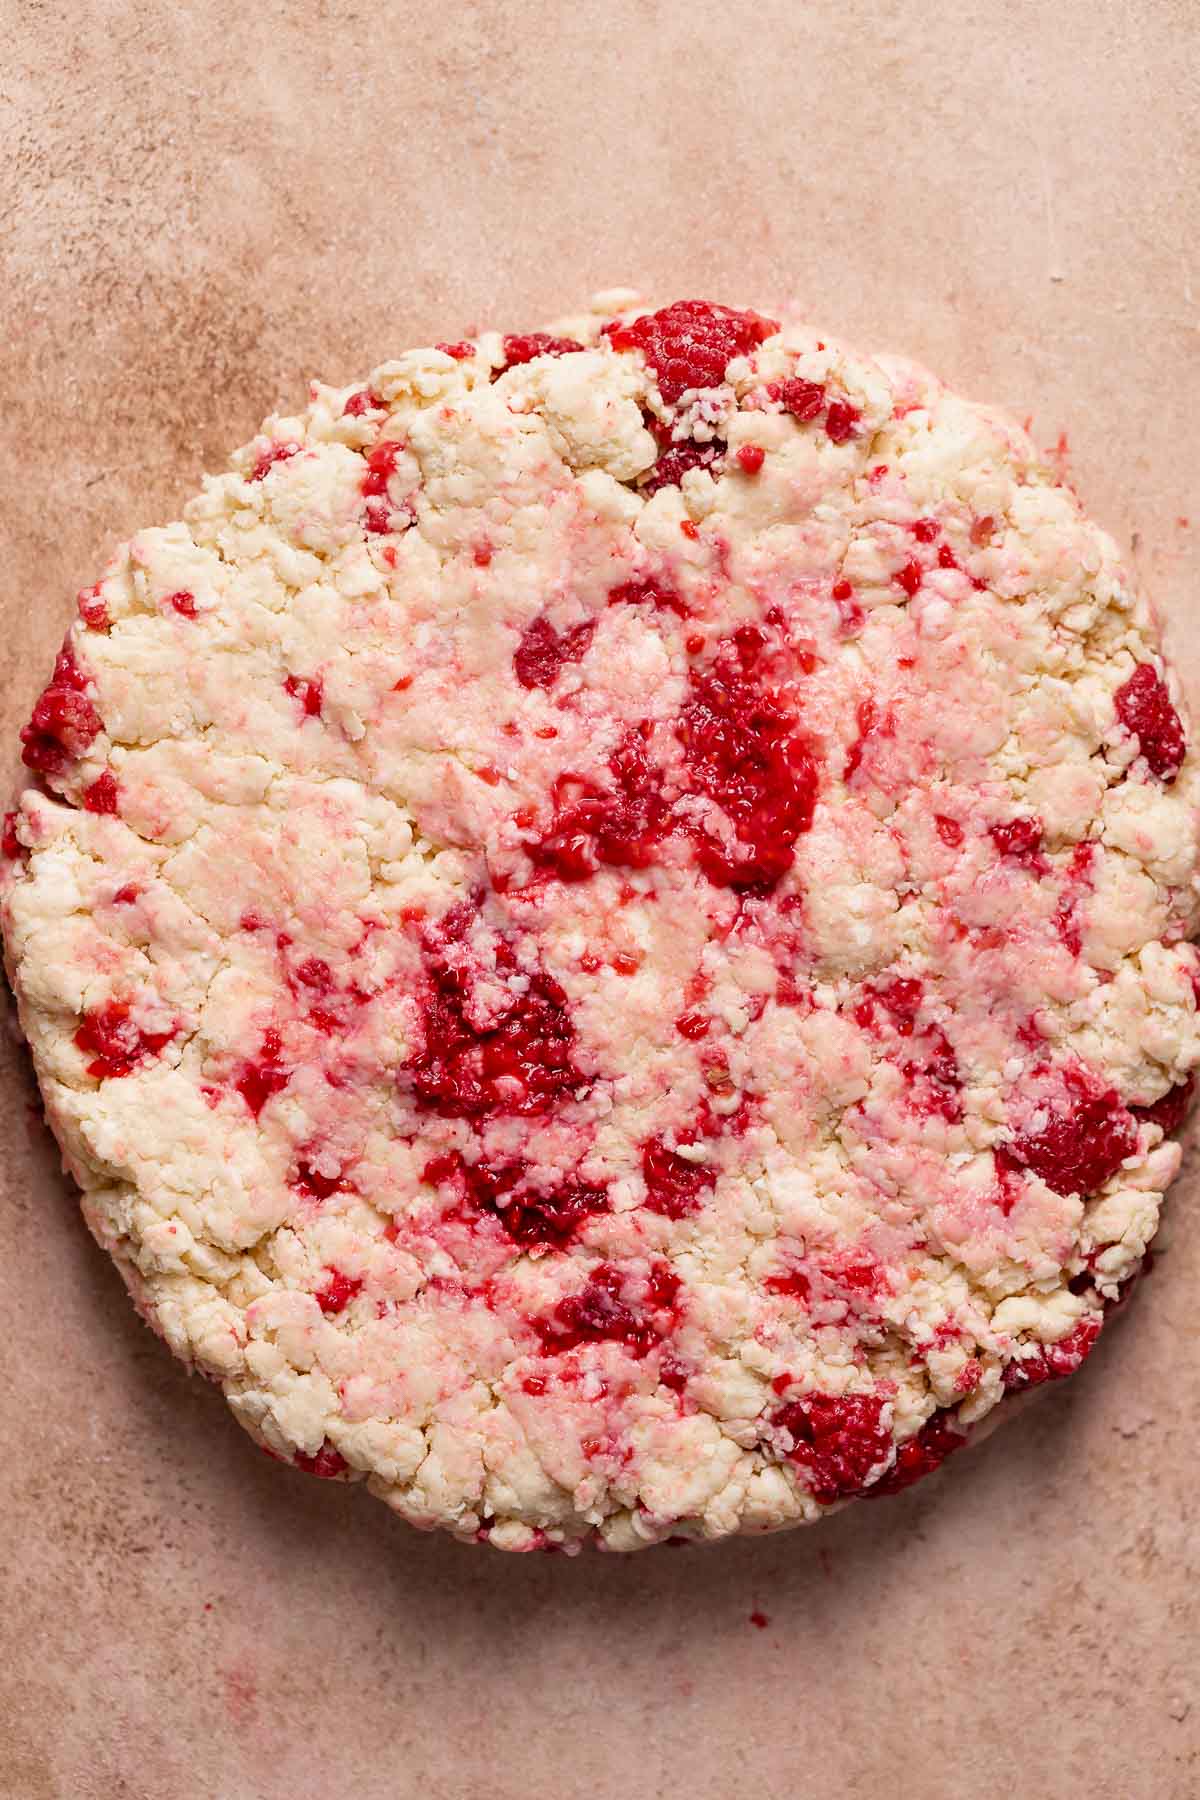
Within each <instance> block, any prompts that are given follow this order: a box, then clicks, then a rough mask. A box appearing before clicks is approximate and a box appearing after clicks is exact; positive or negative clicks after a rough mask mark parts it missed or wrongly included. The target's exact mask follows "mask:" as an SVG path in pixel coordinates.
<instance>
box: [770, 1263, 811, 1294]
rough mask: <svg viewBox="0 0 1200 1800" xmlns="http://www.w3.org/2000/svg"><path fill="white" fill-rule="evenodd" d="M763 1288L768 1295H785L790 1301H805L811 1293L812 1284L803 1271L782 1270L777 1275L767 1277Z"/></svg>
mask: <svg viewBox="0 0 1200 1800" xmlns="http://www.w3.org/2000/svg"><path fill="white" fill-rule="evenodd" d="M763 1287H764V1289H765V1290H766V1292H767V1293H768V1294H785V1295H786V1296H787V1297H788V1299H790V1300H801V1301H806V1300H807V1299H808V1297H809V1295H810V1294H811V1292H812V1282H811V1281H810V1280H809V1278H808V1276H807V1275H806V1274H805V1273H804V1270H803V1269H783V1270H781V1271H780V1272H779V1273H778V1274H777V1275H768V1276H767V1278H766V1280H765V1281H764V1282H763Z"/></svg>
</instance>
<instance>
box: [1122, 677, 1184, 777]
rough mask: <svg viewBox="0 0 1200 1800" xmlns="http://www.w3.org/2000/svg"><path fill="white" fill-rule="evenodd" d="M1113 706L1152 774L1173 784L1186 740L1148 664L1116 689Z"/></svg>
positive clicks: (1161, 685)
mask: <svg viewBox="0 0 1200 1800" xmlns="http://www.w3.org/2000/svg"><path fill="white" fill-rule="evenodd" d="M1113 704H1114V705H1115V707H1116V709H1117V717H1118V719H1120V721H1121V723H1122V725H1124V727H1125V729H1126V730H1127V731H1131V732H1132V733H1133V735H1134V737H1135V738H1136V739H1137V741H1138V746H1139V748H1140V750H1141V752H1142V755H1143V756H1144V757H1145V759H1146V761H1147V763H1148V764H1149V765H1150V768H1151V770H1152V771H1153V773H1154V774H1155V775H1157V776H1158V778H1159V780H1160V781H1165V782H1172V781H1174V779H1175V777H1176V775H1177V774H1178V773H1179V765H1180V763H1181V762H1182V761H1183V759H1184V756H1185V754H1186V752H1187V739H1186V738H1185V737H1184V735H1183V724H1182V722H1181V720H1180V717H1179V714H1178V713H1177V712H1176V711H1175V708H1174V707H1173V706H1172V705H1171V696H1170V694H1169V693H1168V692H1167V688H1166V683H1165V682H1164V681H1163V680H1162V678H1161V677H1160V676H1159V675H1158V674H1157V673H1156V672H1155V670H1154V668H1153V666H1152V665H1151V664H1150V663H1139V664H1138V666H1137V668H1136V669H1135V670H1134V671H1133V674H1132V675H1131V676H1130V677H1129V680H1128V681H1127V682H1126V683H1125V685H1124V687H1120V688H1118V689H1117V691H1116V693H1115V695H1114V696H1113Z"/></svg>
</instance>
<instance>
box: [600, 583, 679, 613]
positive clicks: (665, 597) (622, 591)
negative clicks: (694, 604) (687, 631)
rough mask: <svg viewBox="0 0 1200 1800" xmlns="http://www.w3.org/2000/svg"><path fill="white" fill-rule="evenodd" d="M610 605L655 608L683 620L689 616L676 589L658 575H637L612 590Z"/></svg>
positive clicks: (610, 592) (609, 598)
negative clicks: (673, 614)
mask: <svg viewBox="0 0 1200 1800" xmlns="http://www.w3.org/2000/svg"><path fill="white" fill-rule="evenodd" d="M608 604H609V605H610V606H653V607H655V608H656V609H658V610H661V611H663V612H673V613H675V614H676V615H677V616H678V617H679V618H681V619H686V618H687V616H688V609H687V605H686V603H685V602H684V601H683V600H682V599H681V598H680V596H679V595H678V594H677V593H676V592H675V589H674V588H673V587H671V586H670V585H669V584H668V583H667V582H666V581H664V580H662V578H661V577H660V576H658V575H635V576H633V577H632V578H631V579H630V580H629V581H623V582H621V584H620V586H619V587H615V588H610V589H609V595H608Z"/></svg>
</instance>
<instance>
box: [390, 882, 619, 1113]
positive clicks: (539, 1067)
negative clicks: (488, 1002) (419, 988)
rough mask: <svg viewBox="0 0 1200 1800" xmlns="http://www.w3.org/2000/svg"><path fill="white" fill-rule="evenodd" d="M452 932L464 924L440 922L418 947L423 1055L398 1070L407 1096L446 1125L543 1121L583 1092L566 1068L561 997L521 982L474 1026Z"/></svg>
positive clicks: (470, 993) (468, 985)
mask: <svg viewBox="0 0 1200 1800" xmlns="http://www.w3.org/2000/svg"><path fill="white" fill-rule="evenodd" d="M457 910H459V909H456V911H457ZM460 931H465V921H462V922H460V921H459V920H458V919H454V918H452V919H450V920H448V921H443V924H442V929H441V933H440V935H431V938H430V940H429V941H428V942H427V944H426V959H427V965H426V966H427V970H428V989H427V992H426V997H425V1000H424V1002H423V1004H422V1008H421V1013H422V1025H423V1027H424V1047H423V1048H422V1049H421V1050H420V1051H419V1052H418V1054H417V1055H416V1056H414V1057H413V1058H411V1059H410V1061H409V1062H408V1063H407V1064H406V1065H405V1074H406V1078H407V1080H408V1082H409V1084H410V1085H411V1087H412V1092H413V1096H414V1098H415V1100H416V1102H417V1104H418V1106H421V1107H425V1108H427V1109H428V1110H430V1111H432V1112H436V1113H438V1114H440V1115H441V1116H442V1117H443V1118H447V1119H456V1118H481V1117H486V1116H488V1115H498V1114H504V1113H508V1114H513V1115H518V1116H529V1115H534V1114H538V1113H544V1112H546V1111H547V1110H548V1109H549V1108H550V1107H551V1106H552V1105H553V1104H554V1103H555V1102H556V1101H558V1100H561V1099H563V1098H564V1097H565V1096H566V1095H567V1094H568V1093H569V1092H570V1091H571V1090H572V1089H574V1088H577V1087H579V1086H581V1085H584V1078H583V1077H582V1075H581V1074H580V1072H579V1070H578V1069H577V1068H576V1067H575V1064H574V1062H573V1060H572V1053H573V1051H574V1047H575V1027H574V1025H573V1024H572V1022H571V1016H570V1013H569V1011H568V1010H567V996H566V994H565V992H564V991H563V989H562V988H561V987H560V986H559V985H558V983H557V982H556V981H554V980H552V978H551V977H550V976H548V975H546V974H543V973H541V972H536V973H534V974H532V975H525V974H522V975H521V977H520V980H519V981H518V982H517V983H516V984H515V985H514V986H513V987H511V988H509V989H508V992H507V999H506V1003H503V1004H502V1005H501V1006H500V1007H499V1008H495V1007H493V1008H492V1011H491V1015H490V1016H491V1022H490V1023H488V1024H480V1023H477V1022H476V1021H477V1017H478V1015H477V1014H476V1012H475V1009H474V1003H473V1002H474V987H475V974H474V970H473V967H472V965H471V964H470V963H469V962H466V961H464V960H463V958H462V957H461V956H460V955H459V954H457V953H456V952H455V946H456V945H457V944H458V941H459V940H458V938H457V937H456V936H455V935H453V934H454V933H457V932H460ZM505 952H507V960H508V962H509V964H510V965H511V969H515V959H514V958H513V957H512V952H511V948H510V947H509V946H508V945H506V944H504V942H503V940H500V944H499V946H498V951H497V959H496V960H497V966H498V970H503V961H504V953H505ZM510 972H511V970H510Z"/></svg>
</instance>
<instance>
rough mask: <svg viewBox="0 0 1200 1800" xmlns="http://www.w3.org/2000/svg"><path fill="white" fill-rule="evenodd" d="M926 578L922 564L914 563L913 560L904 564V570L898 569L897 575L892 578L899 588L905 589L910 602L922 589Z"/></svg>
mask: <svg viewBox="0 0 1200 1800" xmlns="http://www.w3.org/2000/svg"><path fill="white" fill-rule="evenodd" d="M924 578H925V571H924V569H923V568H922V567H921V565H920V563H919V562H914V561H912V560H911V559H910V560H909V561H908V562H906V563H905V564H904V567H903V568H902V569H897V570H896V573H895V575H894V576H893V577H892V579H893V581H895V582H896V584H897V586H899V587H902V588H903V589H904V591H905V593H906V594H907V595H908V597H909V599H910V600H911V599H912V597H913V595H914V594H915V593H916V591H917V589H918V588H919V587H920V585H921V583H922V581H923V580H924Z"/></svg>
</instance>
